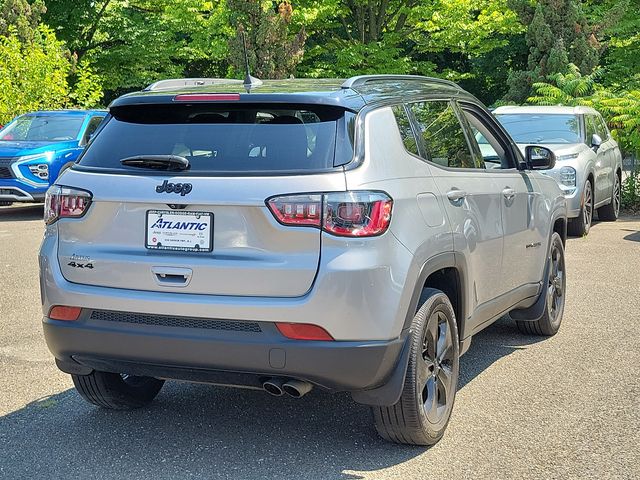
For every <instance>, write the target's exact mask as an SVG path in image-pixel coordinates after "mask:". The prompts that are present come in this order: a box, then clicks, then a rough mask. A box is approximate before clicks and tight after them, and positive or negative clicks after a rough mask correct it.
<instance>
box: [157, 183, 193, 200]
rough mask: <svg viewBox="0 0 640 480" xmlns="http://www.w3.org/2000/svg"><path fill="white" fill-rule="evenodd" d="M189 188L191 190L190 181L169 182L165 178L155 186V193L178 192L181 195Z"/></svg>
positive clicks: (188, 190)
mask: <svg viewBox="0 0 640 480" xmlns="http://www.w3.org/2000/svg"><path fill="white" fill-rule="evenodd" d="M191 190H193V185H191V184H190V183H169V182H167V181H166V180H165V181H164V182H162V184H161V185H158V186H157V187H156V192H157V193H179V194H180V196H182V197H184V196H185V195H186V194H187V193H189V192H191Z"/></svg>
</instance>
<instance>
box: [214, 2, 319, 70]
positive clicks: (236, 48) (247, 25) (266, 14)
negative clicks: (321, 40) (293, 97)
mask: <svg viewBox="0 0 640 480" xmlns="http://www.w3.org/2000/svg"><path fill="white" fill-rule="evenodd" d="M227 5H228V7H229V9H230V11H231V15H230V17H231V24H232V25H233V26H234V27H235V29H236V35H235V37H233V38H232V39H230V41H229V58H228V59H229V63H230V64H231V65H232V66H233V68H234V69H235V71H236V72H242V74H244V70H245V61H244V51H243V44H242V35H243V34H244V36H245V38H246V44H247V54H248V56H249V64H250V66H251V73H252V74H253V75H254V76H257V77H259V78H287V77H289V76H290V75H293V74H294V73H295V70H296V66H297V65H298V63H300V61H301V60H302V55H303V54H304V43H305V40H306V39H307V34H306V32H305V30H304V27H301V28H300V29H299V31H298V33H297V34H294V35H291V34H290V33H289V24H290V23H291V18H292V15H293V8H292V6H291V3H290V2H288V1H283V2H280V3H279V5H278V10H277V11H274V9H273V8H272V5H271V2H268V3H267V4H265V2H262V1H260V0H227Z"/></svg>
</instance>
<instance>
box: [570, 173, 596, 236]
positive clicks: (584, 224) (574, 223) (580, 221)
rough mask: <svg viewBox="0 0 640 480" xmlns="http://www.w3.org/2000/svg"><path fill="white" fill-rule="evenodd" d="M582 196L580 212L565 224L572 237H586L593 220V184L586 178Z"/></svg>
mask: <svg viewBox="0 0 640 480" xmlns="http://www.w3.org/2000/svg"><path fill="white" fill-rule="evenodd" d="M582 198H583V201H582V207H581V208H580V214H579V215H578V216H577V217H576V218H572V219H571V220H569V225H567V227H568V228H567V230H568V231H569V235H572V236H574V237H586V236H587V235H588V234H589V230H590V229H591V222H592V220H593V185H591V181H590V180H587V181H586V182H585V184H584V190H583V192H582Z"/></svg>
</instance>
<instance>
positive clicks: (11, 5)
mask: <svg viewBox="0 0 640 480" xmlns="http://www.w3.org/2000/svg"><path fill="white" fill-rule="evenodd" d="M45 11H46V7H45V6H44V2H43V0H35V1H32V2H29V1H28V0H0V35H2V36H7V35H9V34H10V33H11V34H12V35H15V36H17V37H18V39H19V40H20V41H23V42H24V41H27V42H30V41H33V40H34V37H35V36H37V29H38V25H39V23H40V16H41V15H42V14H43V13H44V12H45Z"/></svg>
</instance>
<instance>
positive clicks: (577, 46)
mask: <svg viewBox="0 0 640 480" xmlns="http://www.w3.org/2000/svg"><path fill="white" fill-rule="evenodd" d="M516 3H517V5H514V8H516V9H517V11H518V12H519V14H520V16H521V18H522V21H523V22H526V23H528V28H527V33H526V36H525V38H526V42H527V45H528V46H529V56H528V59H527V69H526V70H523V71H519V72H518V71H515V72H513V73H512V75H511V76H510V78H509V87H510V90H509V95H508V98H509V99H511V100H514V101H516V102H520V101H523V100H524V99H525V98H526V97H527V96H529V92H530V89H531V86H532V85H533V84H534V83H536V82H542V81H544V80H545V79H546V78H547V77H548V76H550V75H554V74H556V73H570V72H569V71H568V70H567V66H568V64H569V63H572V64H573V65H576V66H577V67H578V69H579V71H580V72H581V73H582V74H584V75H587V74H590V73H591V72H592V71H593V69H594V68H595V67H596V66H597V65H598V60H599V55H600V45H599V44H598V41H597V39H596V37H595V36H594V33H593V32H594V29H593V27H591V26H590V25H589V24H588V22H587V17H586V15H585V14H584V12H583V11H582V7H581V3H580V1H579V0H538V1H536V2H535V3H531V2H526V1H520V2H516Z"/></svg>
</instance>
